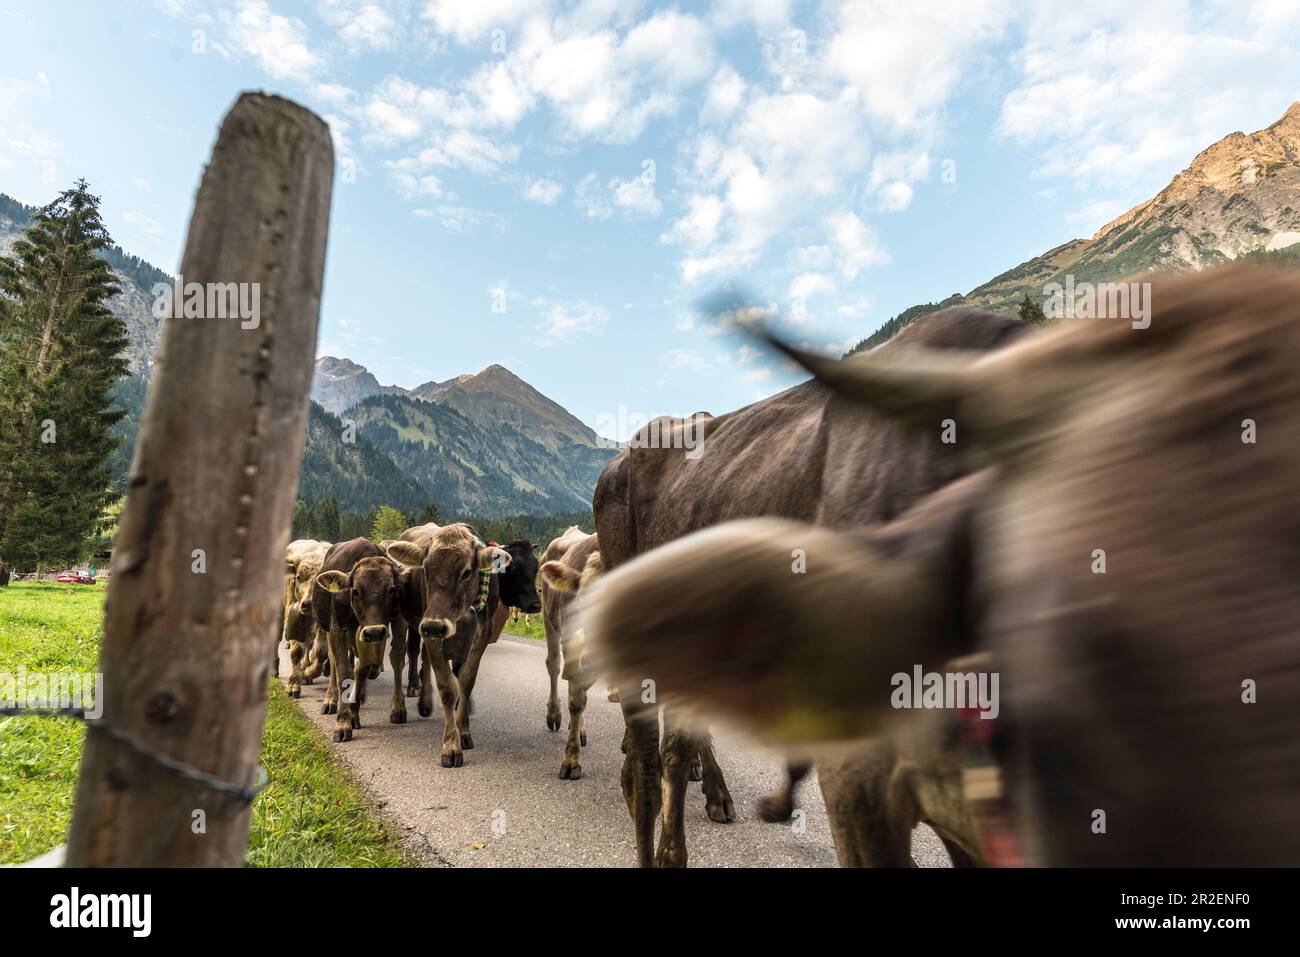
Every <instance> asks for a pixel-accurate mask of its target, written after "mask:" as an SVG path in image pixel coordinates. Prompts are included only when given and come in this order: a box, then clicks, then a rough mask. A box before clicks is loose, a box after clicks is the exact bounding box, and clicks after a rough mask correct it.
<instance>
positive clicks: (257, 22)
mask: <svg viewBox="0 0 1300 957" xmlns="http://www.w3.org/2000/svg"><path fill="white" fill-rule="evenodd" d="M223 18H224V19H225V21H226V25H227V27H228V29H229V34H230V40H231V42H232V43H233V44H234V45H235V48H236V52H238V53H241V54H247V55H249V56H252V57H253V58H255V59H256V60H257V62H258V64H259V65H260V66H261V68H262V69H263V70H264V71H265V72H266V73H267V74H268V75H269V76H271V77H273V78H274V79H277V80H296V81H299V82H305V81H307V80H308V79H309V78H310V77H311V76H312V74H314V73H315V72H316V71H317V70H319V69H320V68H321V66H322V65H323V61H322V59H321V57H320V55H319V54H317V53H316V52H315V51H313V50H312V49H311V47H310V46H309V45H308V42H307V25H306V24H305V23H303V22H302V21H301V20H299V19H298V18H297V17H286V16H281V15H280V14H278V13H276V12H274V11H273V10H272V9H271V7H270V6H269V5H268V4H267V3H266V2H265V0H235V5H234V8H233V10H230V11H223Z"/></svg>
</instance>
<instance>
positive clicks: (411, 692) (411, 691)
mask: <svg viewBox="0 0 1300 957" xmlns="http://www.w3.org/2000/svg"><path fill="white" fill-rule="evenodd" d="M419 695H420V686H419V685H416V686H415V687H414V688H412V687H410V686H408V687H407V689H406V696H407V697H408V698H417V697H419Z"/></svg>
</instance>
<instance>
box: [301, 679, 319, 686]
mask: <svg viewBox="0 0 1300 957" xmlns="http://www.w3.org/2000/svg"><path fill="white" fill-rule="evenodd" d="M302 683H303V684H305V685H311V684H315V683H316V679H315V678H303V679H302Z"/></svg>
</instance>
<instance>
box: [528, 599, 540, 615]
mask: <svg viewBox="0 0 1300 957" xmlns="http://www.w3.org/2000/svg"><path fill="white" fill-rule="evenodd" d="M541 610H542V603H541V602H540V601H535V602H533V603H532V604H530V605H529V606H528V607H527V608H525V609H524V614H525V615H535V614H537V613H538V612H539V611H541Z"/></svg>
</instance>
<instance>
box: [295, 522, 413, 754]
mask: <svg viewBox="0 0 1300 957" xmlns="http://www.w3.org/2000/svg"><path fill="white" fill-rule="evenodd" d="M412 589H413V586H412V575H411V573H410V571H409V570H408V569H406V568H404V567H403V566H401V565H399V564H397V563H396V562H394V561H393V560H392V559H390V558H389V557H388V556H387V555H386V554H384V550H383V549H382V548H380V547H379V546H378V545H376V544H375V543H374V542H372V541H370V539H368V538H354V539H352V541H350V542H340V543H339V544H337V545H331V546H330V548H329V550H328V551H327V552H326V553H325V559H324V561H323V562H322V565H321V571H320V572H319V573H318V574H317V575H316V581H315V586H314V588H313V590H312V612H313V614H314V615H315V618H316V627H317V628H319V629H320V630H321V631H323V632H324V633H325V634H326V635H328V642H329V659H330V682H329V689H328V690H327V691H326V693H325V704H324V706H323V707H322V708H321V713H322V714H335V713H337V715H338V718H337V720H336V722H335V729H334V740H335V741H351V740H352V731H353V729H355V728H360V727H361V705H362V704H364V703H365V700H366V681H367V679H369V678H372V677H375V676H376V675H377V674H378V673H379V665H380V662H381V660H382V658H383V654H384V639H385V638H387V637H388V635H389V632H390V630H391V631H392V634H393V636H394V641H393V642H392V645H391V647H390V649H389V659H390V661H391V662H392V666H393V675H394V676H395V678H397V679H398V680H394V682H393V699H392V705H391V707H390V709H389V715H388V719H389V720H390V721H392V722H393V723H394V724H404V723H405V722H406V698H405V696H404V695H403V694H402V682H401V680H400V675H401V673H402V661H403V660H404V657H405V654H406V642H405V641H404V640H402V636H404V634H405V624H404V621H403V609H404V607H406V606H407V605H409V603H410V592H411V590H412Z"/></svg>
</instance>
